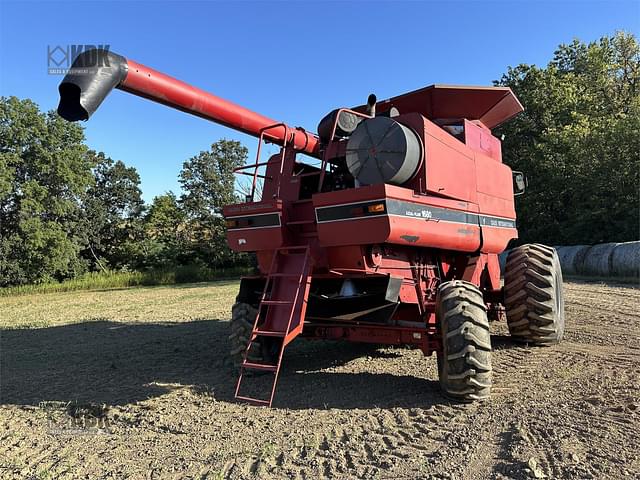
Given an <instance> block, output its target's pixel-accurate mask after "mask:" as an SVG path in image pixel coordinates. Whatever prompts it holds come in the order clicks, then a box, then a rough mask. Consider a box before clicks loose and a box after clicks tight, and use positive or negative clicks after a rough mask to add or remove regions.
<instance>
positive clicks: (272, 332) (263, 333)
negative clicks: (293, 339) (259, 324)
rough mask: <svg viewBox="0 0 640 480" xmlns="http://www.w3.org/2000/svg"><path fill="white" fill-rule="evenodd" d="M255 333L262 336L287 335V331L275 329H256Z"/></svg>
mask: <svg viewBox="0 0 640 480" xmlns="http://www.w3.org/2000/svg"><path fill="white" fill-rule="evenodd" d="M253 334H254V335H258V336H261V337H285V336H286V335H287V334H286V333H285V332H278V331H275V330H254V331H253Z"/></svg>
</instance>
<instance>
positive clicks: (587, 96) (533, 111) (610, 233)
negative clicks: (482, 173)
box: [496, 33, 640, 244]
mask: <svg viewBox="0 0 640 480" xmlns="http://www.w3.org/2000/svg"><path fill="white" fill-rule="evenodd" d="M639 82H640V47H639V45H638V42H637V39H636V38H635V37H634V36H633V35H631V34H627V33H617V34H615V35H614V36H612V37H605V38H602V39H600V41H598V42H592V43H589V44H585V43H583V42H580V41H578V40H575V41H574V42H573V43H571V44H570V45H560V47H559V48H558V50H557V51H556V52H555V55H554V58H553V60H552V61H551V62H550V63H549V64H548V65H547V66H546V68H539V67H536V66H532V65H519V66H517V67H514V68H509V70H508V72H507V73H506V74H505V75H503V77H502V78H501V80H500V81H498V82H496V83H497V84H499V85H505V86H509V87H511V88H512V89H513V90H514V92H515V93H516V95H517V96H518V97H519V99H520V101H521V102H522V104H523V105H524V106H525V112H524V113H523V114H521V115H519V116H518V117H516V118H515V119H514V120H512V121H510V122H507V123H506V124H505V125H504V126H502V127H501V128H500V129H499V130H498V131H497V133H498V134H504V135H505V140H504V142H503V150H504V152H505V155H504V161H505V163H507V164H509V165H510V166H511V167H512V168H514V169H515V170H522V171H524V172H525V173H526V174H527V176H528V178H529V188H528V191H527V193H525V195H523V196H521V197H518V201H517V204H518V205H517V209H518V217H519V228H520V233H521V239H520V240H521V241H522V242H524V243H526V242H533V241H539V242H544V243H549V244H579V243H599V242H604V241H628V240H637V239H638V238H640V236H639V235H640V217H639V215H638V213H639V210H640V200H639V190H638V186H639V185H640V90H639V86H640V83H639Z"/></svg>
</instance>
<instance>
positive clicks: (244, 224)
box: [226, 213, 281, 230]
mask: <svg viewBox="0 0 640 480" xmlns="http://www.w3.org/2000/svg"><path fill="white" fill-rule="evenodd" d="M226 219H227V220H235V221H236V225H235V226H233V227H227V229H228V230H248V229H253V228H271V227H279V226H280V225H281V223H280V214H279V213H259V214H256V215H243V216H237V217H227V218H226Z"/></svg>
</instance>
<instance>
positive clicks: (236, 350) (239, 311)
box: [229, 302, 262, 370]
mask: <svg viewBox="0 0 640 480" xmlns="http://www.w3.org/2000/svg"><path fill="white" fill-rule="evenodd" d="M257 314H258V310H257V309H256V308H255V307H253V306H251V305H249V304H248V303H243V302H236V303H235V304H234V305H233V308H232V309H231V332H230V334H229V343H230V351H229V354H230V355H229V356H230V358H231V362H232V364H233V366H234V368H236V369H238V370H239V369H240V366H241V365H242V361H243V359H244V352H245V351H246V350H247V345H249V340H250V339H251V332H252V330H253V323H254V322H255V319H256V315H257ZM248 357H249V358H247V360H249V361H254V362H260V361H261V359H262V349H261V348H260V345H256V342H254V346H252V348H251V351H250V352H249V355H248Z"/></svg>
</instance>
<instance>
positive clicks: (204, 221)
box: [179, 139, 248, 267]
mask: <svg viewBox="0 0 640 480" xmlns="http://www.w3.org/2000/svg"><path fill="white" fill-rule="evenodd" d="M247 155H248V150H247V148H246V147H244V146H243V145H242V144H241V143H240V142H236V141H234V140H224V139H223V140H219V141H218V142H216V143H214V144H213V145H211V150H210V151H206V152H200V153H199V154H198V155H196V156H195V157H192V158H190V159H189V160H187V161H186V162H185V163H184V165H183V167H182V171H181V172H180V178H179V180H180V184H181V185H182V189H183V191H184V194H183V195H182V196H181V197H180V205H181V206H182V208H183V210H184V212H185V214H186V217H187V220H188V222H189V230H190V236H191V239H192V248H193V251H194V254H195V255H196V256H197V257H198V258H200V259H201V260H202V261H203V262H205V263H206V264H207V265H209V266H211V267H220V266H231V265H232V264H233V263H234V262H236V261H238V260H239V258H240V257H239V256H238V255H235V254H234V253H233V252H232V251H231V250H230V249H229V248H228V246H227V244H226V239H225V226H224V219H223V218H222V216H221V214H220V211H221V209H222V207H223V206H225V205H228V204H230V203H234V202H237V201H238V198H237V196H236V194H235V178H234V175H233V169H234V168H236V167H239V166H242V165H244V163H245V161H246V159H247Z"/></svg>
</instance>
